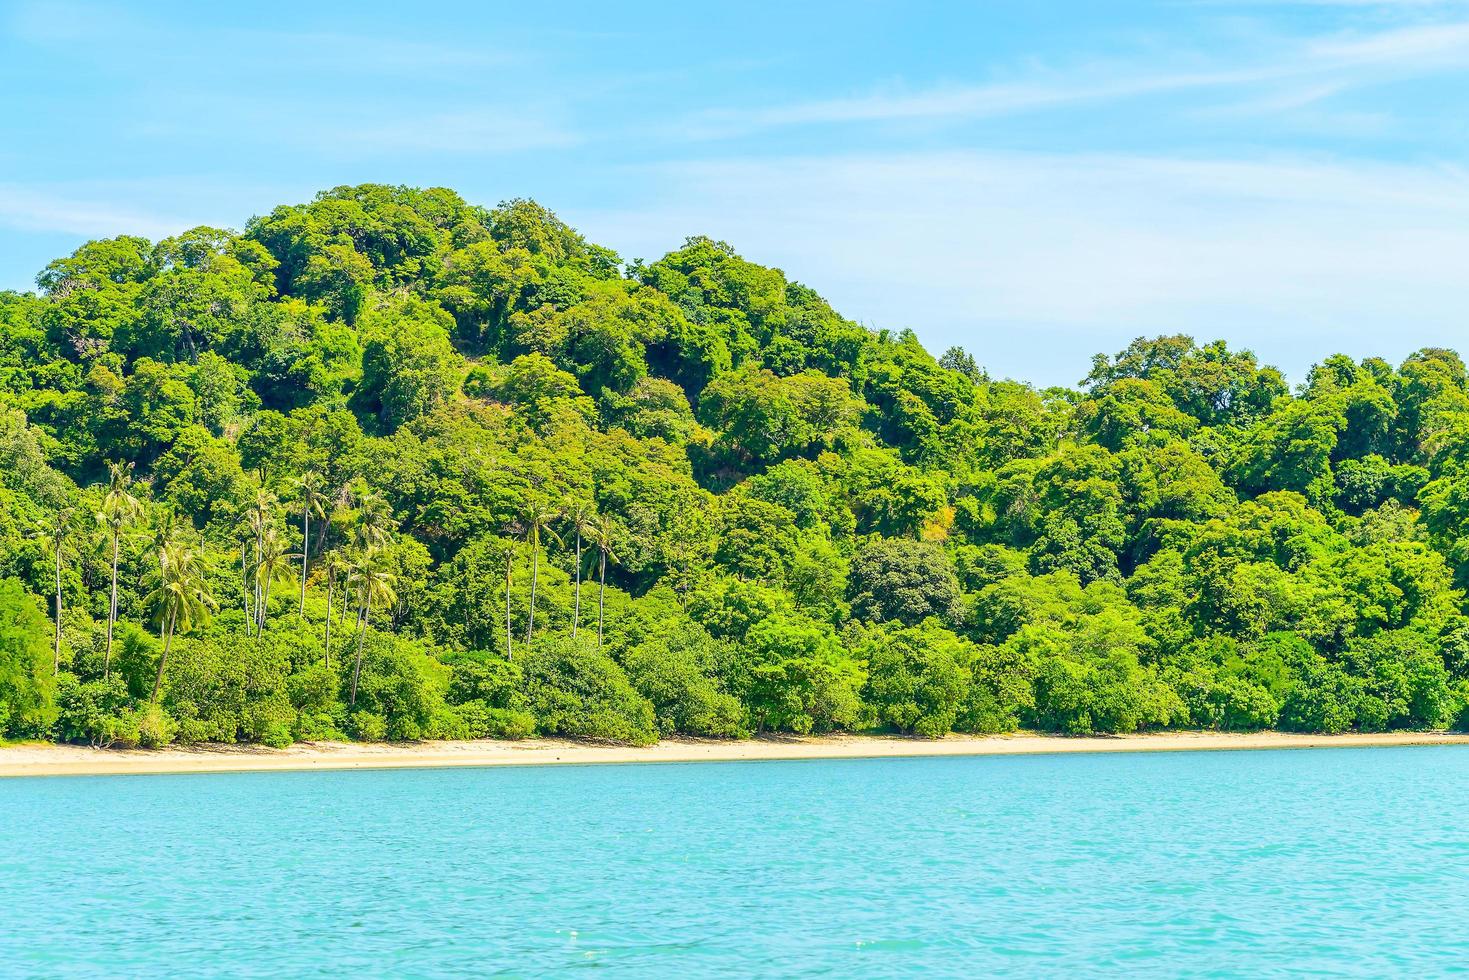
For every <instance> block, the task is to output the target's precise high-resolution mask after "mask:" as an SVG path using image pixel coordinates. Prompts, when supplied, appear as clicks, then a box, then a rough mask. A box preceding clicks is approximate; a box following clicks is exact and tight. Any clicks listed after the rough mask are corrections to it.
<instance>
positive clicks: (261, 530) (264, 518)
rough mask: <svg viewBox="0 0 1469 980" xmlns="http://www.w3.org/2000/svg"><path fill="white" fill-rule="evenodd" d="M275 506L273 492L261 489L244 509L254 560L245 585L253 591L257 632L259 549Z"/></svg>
mask: <svg viewBox="0 0 1469 980" xmlns="http://www.w3.org/2000/svg"><path fill="white" fill-rule="evenodd" d="M275 507H276V498H275V494H273V493H271V492H269V491H268V490H265V489H261V490H257V491H256V492H255V499H254V500H253V501H252V502H251V503H250V507H249V509H248V510H246V511H245V523H246V526H247V527H248V528H249V530H250V535H251V536H252V537H253V538H254V539H255V562H254V564H253V565H251V566H250V568H251V571H252V573H253V583H246V587H247V588H248V589H250V591H251V592H253V594H254V597H255V616H254V622H255V624H256V632H257V633H258V632H259V627H260V624H261V622H262V621H263V620H264V618H265V616H264V606H265V604H264V602H262V601H261V600H262V595H261V581H260V575H259V569H260V557H261V549H262V548H263V547H264V545H265V536H266V534H267V533H268V532H270V531H272V530H273V527H272V525H273V524H274V522H275ZM247 574H250V573H247ZM246 605H247V606H248V605H249V603H248V602H247V603H246ZM249 620H250V617H249V616H246V626H245V632H246V633H247V634H248V633H249Z"/></svg>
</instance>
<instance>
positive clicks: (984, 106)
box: [684, 21, 1469, 139]
mask: <svg viewBox="0 0 1469 980" xmlns="http://www.w3.org/2000/svg"><path fill="white" fill-rule="evenodd" d="M1272 48H1273V50H1271V51H1270V52H1269V53H1268V54H1267V55H1266V56H1265V57H1259V56H1253V57H1249V58H1245V59H1242V60H1239V61H1237V62H1224V63H1220V62H1219V61H1218V59H1217V58H1216V59H1204V58H1202V57H1200V58H1196V59H1195V65H1193V66H1190V67H1188V68H1184V69H1180V68H1178V67H1176V66H1162V67H1158V66H1155V67H1153V68H1150V69H1147V70H1142V71H1138V70H1135V69H1127V70H1123V69H1119V68H1118V67H1117V66H1115V65H1096V64H1088V65H1081V66H1077V67H1073V68H1071V69H1066V70H1052V71H1049V72H1046V73H1044V74H1043V75H1040V76H1035V75H1033V76H1032V77H1030V78H1026V79H1022V80H1010V81H1001V82H994V83H985V84H978V85H950V86H943V87H937V88H928V89H921V90H915V91H887V92H882V91H879V92H870V93H864V94H861V95H855V96H850V97H840V98H831V99H822V100H813V101H807V102H798V103H792V104H787V105H777V106H767V107H757V108H742V109H712V110H708V111H705V112H703V113H701V114H699V115H698V116H696V117H694V118H693V119H691V120H688V121H687V122H686V124H685V125H684V131H685V133H686V134H687V135H689V136H691V137H693V138H703V139H717V138H721V137H728V136H736V135H742V134H746V133H750V132H756V131H760V130H764V129H773V128H779V127H796V126H810V125H820V124H843V123H864V122H867V123H873V122H894V121H921V120H943V119H950V120H952V119H982V118H987V117H993V116H1000V115H1012V114H1017V113H1024V112H1033V111H1040V110H1046V109H1053V108H1059V107H1066V106H1078V105H1086V104H1094V103H1102V102H1115V101H1121V100H1126V99H1136V98H1140V97H1146V96H1153V95H1162V94H1168V93H1179V92H1187V91H1207V90H1235V89H1239V90H1244V89H1251V88H1254V89H1256V90H1258V89H1261V88H1267V87H1269V86H1272V85H1279V84H1281V83H1284V84H1286V85H1288V86H1289V88H1288V89H1287V90H1285V91H1282V92H1279V93H1272V92H1268V91H1267V92H1265V93H1264V94H1263V95H1258V94H1257V95H1256V97H1255V98H1254V99H1251V100H1247V101H1245V102H1242V103H1240V105H1241V106H1248V105H1255V106H1257V107H1258V108H1260V109H1262V110H1264V109H1268V108H1270V107H1272V106H1290V105H1292V104H1294V105H1295V106H1299V105H1303V104H1307V103H1309V102H1311V101H1318V100H1320V99H1324V98H1326V97H1329V96H1331V95H1334V94H1336V93H1338V92H1341V91H1344V90H1346V89H1349V88H1352V87H1355V86H1358V85H1362V84H1368V83H1371V82H1374V81H1379V80H1382V79H1384V78H1391V77H1403V76H1422V75H1428V74H1432V73H1436V72H1442V71H1445V70H1454V69H1460V70H1462V69H1469V21H1454V22H1449V23H1429V24H1414V25H1409V26H1399V27H1394V28H1392V29H1388V30H1380V31H1376V32H1372V33H1342V34H1334V35H1330V36H1324V37H1310V38H1305V39H1290V40H1282V41H1279V42H1278V43H1276V44H1275V45H1273V46H1272ZM1199 66H1203V67H1199Z"/></svg>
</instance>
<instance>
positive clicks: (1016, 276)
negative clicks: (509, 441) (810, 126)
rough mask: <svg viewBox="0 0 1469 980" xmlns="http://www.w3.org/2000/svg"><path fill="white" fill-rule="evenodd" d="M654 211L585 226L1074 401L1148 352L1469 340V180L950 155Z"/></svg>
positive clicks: (678, 192) (677, 192)
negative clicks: (1117, 355) (730, 249)
mask: <svg viewBox="0 0 1469 980" xmlns="http://www.w3.org/2000/svg"><path fill="white" fill-rule="evenodd" d="M641 179H642V180H644V181H646V183H647V185H648V186H650V187H654V188H658V190H656V191H654V192H653V193H652V194H651V195H650V200H649V201H648V203H647V204H646V205H645V206H643V207H640V208H638V209H636V210H627V211H619V212H596V211H589V212H583V213H581V214H574V215H570V217H572V218H573V219H575V220H576V222H578V223H579V224H580V226H581V227H582V230H583V231H584V232H586V233H588V234H589V235H590V236H591V237H593V238H594V239H597V240H601V241H606V242H608V243H609V244H612V245H614V246H617V247H620V248H622V249H623V250H624V252H625V254H628V255H645V256H649V257H656V256H657V255H659V254H661V253H662V252H663V251H664V250H666V249H668V248H671V247H674V246H675V245H677V243H678V242H679V241H680V240H681V238H682V237H683V236H684V235H687V234H691V233H695V232H702V233H707V234H710V235H712V236H715V237H721V238H725V239H727V240H729V241H730V242H731V243H732V244H734V245H735V246H736V247H737V248H738V249H740V250H741V251H742V253H743V254H745V255H746V256H748V257H749V258H751V259H752V260H754V261H759V262H765V263H769V264H775V265H780V266H782V267H783V268H785V269H786V271H787V273H788V274H790V275H792V276H793V277H795V278H798V279H800V280H801V281H803V282H806V283H807V284H809V285H811V286H813V287H814V288H816V289H817V290H819V291H821V292H822V293H823V294H825V295H827V296H828V298H830V299H831V300H832V301H833V303H834V304H835V305H836V306H837V307H838V309H840V310H842V311H843V312H844V313H846V314H847V315H849V316H852V317H854V318H858V319H861V320H863V321H864V322H868V323H870V324H871V325H873V326H877V327H893V328H898V327H905V326H911V327H913V328H914V329H916V330H918V332H919V334H920V336H922V337H923V338H924V339H925V341H926V342H928V343H929V344H930V346H932V347H935V348H938V349H942V348H943V347H944V346H946V345H948V344H950V343H962V344H964V345H965V346H966V347H968V348H969V349H970V350H971V351H973V352H974V353H975V354H976V355H977V356H978V357H979V358H980V359H981V361H983V362H984V363H987V364H988V365H989V366H990V367H991V368H992V369H993V370H996V371H998V372H1000V373H1004V374H1013V375H1015V376H1017V377H1023V378H1027V379H1032V380H1038V381H1042V382H1047V383H1050V382H1074V381H1075V380H1076V379H1077V378H1079V377H1080V376H1081V375H1082V374H1084V373H1085V369H1086V364H1087V361H1088V358H1089V357H1090V355H1091V354H1092V353H1094V352H1096V351H1112V350H1115V349H1117V348H1119V347H1121V346H1122V345H1124V344H1125V343H1126V342H1127V341H1128V340H1130V339H1131V338H1132V337H1134V336H1138V335H1140V334H1146V333H1158V332H1163V331H1167V332H1176V331H1180V330H1182V331H1185V332H1191V333H1194V334H1196V335H1197V336H1199V337H1200V338H1201V339H1212V338H1214V337H1224V338H1226V339H1228V340H1230V341H1231V342H1232V343H1235V344H1242V345H1246V346H1251V347H1253V348H1255V349H1256V350H1257V351H1258V352H1259V353H1260V354H1261V356H1262V357H1264V358H1266V359H1267V360H1271V361H1274V362H1276V363H1279V364H1280V365H1281V366H1282V367H1283V368H1285V369H1286V370H1287V371H1289V372H1291V373H1292V374H1293V375H1294V376H1297V377H1299V376H1300V374H1301V372H1302V371H1303V370H1304V368H1305V367H1306V366H1308V365H1309V364H1310V363H1311V362H1313V361H1315V360H1317V359H1319V358H1320V357H1323V356H1325V355H1326V354H1328V353H1331V352H1333V351H1336V350H1338V349H1341V350H1346V351H1347V352H1349V353H1356V354H1368V353H1381V354H1384V355H1386V356H1394V357H1397V356H1402V355H1403V354H1406V353H1408V352H1409V351H1410V350H1412V349H1413V348H1415V347H1418V346H1422V345H1424V344H1428V343H1441V344H1450V345H1452V344H1453V343H1456V342H1457V338H1458V337H1460V336H1462V325H1463V316H1464V311H1465V310H1466V309H1469V278H1466V277H1465V275H1464V272H1463V269H1464V256H1465V255H1469V177H1466V175H1465V174H1464V173H1463V172H1462V171H1459V170H1455V169H1450V168H1435V167H1410V166H1387V165H1356V164H1350V165H1349V164H1338V163H1331V162H1319V161H1275V162H1238V161H1230V160H1190V159H1170V158H1165V157H1128V156H1104V155H1083V156H1070V155H1067V156H1036V155H997V154H982V153H944V154H931V155H904V156H887V157H844V158H830V159H820V158H800V159H787V160H764V161H742V160H734V161H727V162H719V163H694V164H681V165H674V166H668V167H665V168H661V169H659V170H657V171H655V172H654V173H651V174H647V175H644V176H643V178H641Z"/></svg>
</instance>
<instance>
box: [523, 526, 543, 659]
mask: <svg viewBox="0 0 1469 980" xmlns="http://www.w3.org/2000/svg"><path fill="white" fill-rule="evenodd" d="M540 567H541V539H540V536H539V535H537V536H536V539H535V541H533V542H532V543H531V548H530V616H529V617H528V618H527V619H526V621H525V648H526V649H527V650H529V649H530V636H531V633H533V632H535V628H536V575H537V573H538V572H539V571H540Z"/></svg>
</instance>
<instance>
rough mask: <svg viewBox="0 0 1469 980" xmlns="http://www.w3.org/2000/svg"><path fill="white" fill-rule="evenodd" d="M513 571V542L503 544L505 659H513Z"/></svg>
mask: <svg viewBox="0 0 1469 980" xmlns="http://www.w3.org/2000/svg"><path fill="white" fill-rule="evenodd" d="M514 571H515V542H514V541H507V542H505V659H506V660H514V659H515V649H514V646H513V642H512V639H511V633H510V576H511V574H512V573H513V572H514Z"/></svg>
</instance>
